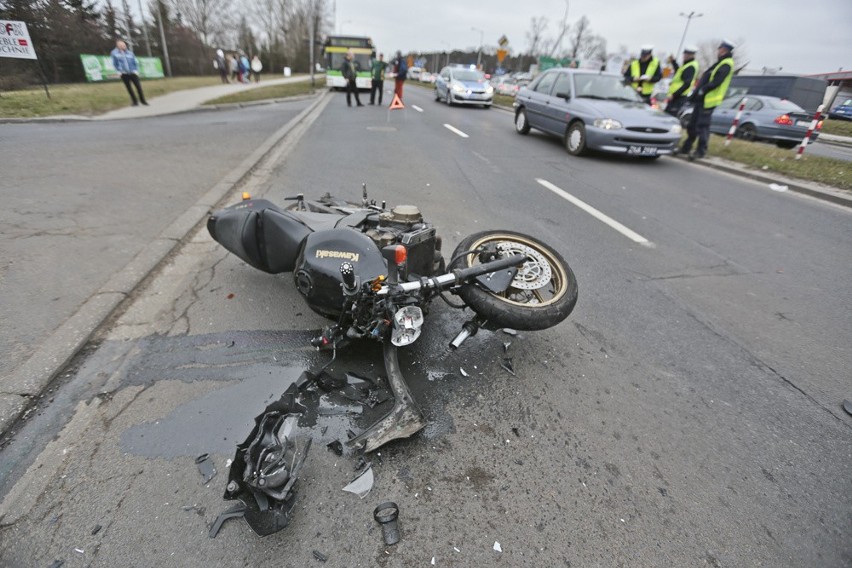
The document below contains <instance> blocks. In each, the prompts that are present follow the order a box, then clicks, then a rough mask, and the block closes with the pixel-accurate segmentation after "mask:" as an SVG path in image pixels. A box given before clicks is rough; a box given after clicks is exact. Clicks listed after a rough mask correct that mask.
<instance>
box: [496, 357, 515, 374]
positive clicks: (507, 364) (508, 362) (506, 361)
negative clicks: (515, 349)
mask: <svg viewBox="0 0 852 568" xmlns="http://www.w3.org/2000/svg"><path fill="white" fill-rule="evenodd" d="M500 366H501V367H503V368H504V369H506V370H507V371H509V373H511V375H512V376H513V377H517V376H518V375H516V374H515V368H514V367H513V366H512V358H511V357H509V358H508V359H503V362H502V363H500Z"/></svg>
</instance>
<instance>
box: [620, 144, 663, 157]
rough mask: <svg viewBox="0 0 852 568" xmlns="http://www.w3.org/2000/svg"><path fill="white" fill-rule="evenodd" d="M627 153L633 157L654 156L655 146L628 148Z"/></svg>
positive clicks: (655, 153)
mask: <svg viewBox="0 0 852 568" xmlns="http://www.w3.org/2000/svg"><path fill="white" fill-rule="evenodd" d="M627 153H628V154H631V155H634V156H656V155H657V147H656V146H628V148H627Z"/></svg>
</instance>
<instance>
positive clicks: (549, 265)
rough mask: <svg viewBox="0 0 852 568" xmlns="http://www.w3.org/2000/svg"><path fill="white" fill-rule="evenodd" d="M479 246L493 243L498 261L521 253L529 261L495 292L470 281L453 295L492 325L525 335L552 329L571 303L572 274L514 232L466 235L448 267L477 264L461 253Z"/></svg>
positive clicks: (537, 243) (541, 247)
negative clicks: (520, 331) (522, 331)
mask: <svg viewBox="0 0 852 568" xmlns="http://www.w3.org/2000/svg"><path fill="white" fill-rule="evenodd" d="M485 245H496V246H497V248H498V250H500V252H501V256H502V257H505V256H508V255H514V254H525V255H527V257H528V259H529V260H527V262H525V263H524V264H522V265H521V266H519V267H518V274H517V275H516V276H515V278H514V279H513V280H512V283H511V285H510V286H509V288H508V289H507V290H506V291H505V292H502V293H500V294H495V293H493V292H490V291H488V290H486V289H485V288H484V287H481V286H479V285H478V284H476V283H473V284H468V285H465V286H462V287H461V288H460V290H459V296H460V297H461V298H462V300H464V302H465V303H466V304H467V305H468V306H470V308H471V309H472V310H473V311H475V312H476V313H477V314H479V315H480V316H482V317H483V318H485V319H487V320H488V321H489V322H491V323H492V324H495V325H498V326H500V327H510V328H513V329H517V330H525V331H533V330H539V329H547V328H549V327H553V326H555V325H556V324H558V323H559V322H561V321H563V320H564V319H565V318H567V317H568V316H569V315H570V314H571V312H572V311H573V309H574V305H575V304H576V303H577V279H576V277H575V276H574V272H573V271H572V270H571V267H570V266H568V263H567V262H566V261H565V259H564V258H563V257H562V255H560V254H559V253H558V252H556V251H555V250H554V249H553V248H551V247H550V246H548V245H546V244H544V243H542V242H541V241H539V240H537V239H535V238H533V237H531V236H529V235H525V234H523V233H516V232H514V231H483V232H481V233H475V234H473V235H470V236H468V237H466V238H465V239H463V240H462V241H461V242H460V243H459V245H458V246H457V247H456V250H455V251H454V252H453V256H452V258H454V259H456V260H454V261H453V263H452V266H451V268H468V267H470V266H473V265H476V264H480V259H479V255H478V254H476V253H469V254H464V253H465V252H467V251H472V250H477V249H479V248H480V247H483V246H485ZM459 255H461V257H459Z"/></svg>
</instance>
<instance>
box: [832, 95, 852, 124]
mask: <svg viewBox="0 0 852 568" xmlns="http://www.w3.org/2000/svg"><path fill="white" fill-rule="evenodd" d="M828 118H837V119H840V120H852V99H846V100H845V101H843V102H841V103H840V104H839V105H837V106H836V107H834V108H833V109H831V111H830V112H829V113H828Z"/></svg>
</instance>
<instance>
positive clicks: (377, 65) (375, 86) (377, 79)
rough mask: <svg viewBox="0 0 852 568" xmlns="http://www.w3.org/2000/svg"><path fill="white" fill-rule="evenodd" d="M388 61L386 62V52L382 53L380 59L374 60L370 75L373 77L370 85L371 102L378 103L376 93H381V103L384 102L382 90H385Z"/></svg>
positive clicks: (372, 103)
mask: <svg viewBox="0 0 852 568" xmlns="http://www.w3.org/2000/svg"><path fill="white" fill-rule="evenodd" d="M387 66H388V64H387V62H385V54H384V53H380V54H379V59H378V60H373V65H372V67H371V69H370V77H371V87H370V104H371V105H374V104H376V93H377V92H378V93H379V105H381V104H382V91H384V85H385V69H387Z"/></svg>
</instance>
